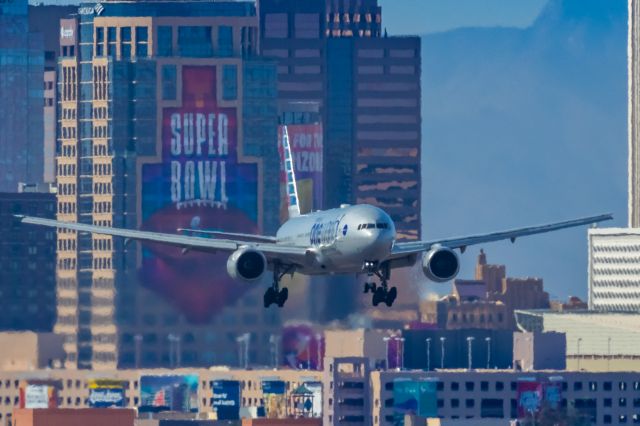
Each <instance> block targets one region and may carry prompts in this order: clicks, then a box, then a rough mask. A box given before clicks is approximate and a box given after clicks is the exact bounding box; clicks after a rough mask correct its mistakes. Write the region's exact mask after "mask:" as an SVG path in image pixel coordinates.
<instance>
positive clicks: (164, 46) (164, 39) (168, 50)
mask: <svg viewBox="0 0 640 426" xmlns="http://www.w3.org/2000/svg"><path fill="white" fill-rule="evenodd" d="M157 55H158V56H172V55H173V28H171V27H158V53H157Z"/></svg>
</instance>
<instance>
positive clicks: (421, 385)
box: [393, 380, 438, 425]
mask: <svg viewBox="0 0 640 426" xmlns="http://www.w3.org/2000/svg"><path fill="white" fill-rule="evenodd" d="M393 401H394V402H393V410H394V416H393V417H394V425H404V417H405V416H406V415H412V416H419V417H437V416H438V404H437V402H438V400H437V383H436V382H435V381H416V380H394V382H393Z"/></svg>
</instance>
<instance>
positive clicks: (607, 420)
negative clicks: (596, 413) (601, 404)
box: [602, 414, 611, 425]
mask: <svg viewBox="0 0 640 426" xmlns="http://www.w3.org/2000/svg"><path fill="white" fill-rule="evenodd" d="M602 423H604V424H605V425H610V424H611V414H605V415H604V417H603V418H602Z"/></svg>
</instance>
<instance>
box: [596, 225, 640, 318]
mask: <svg viewBox="0 0 640 426" xmlns="http://www.w3.org/2000/svg"><path fill="white" fill-rule="evenodd" d="M589 309H591V310H596V311H606V312H612V311H617V312H638V311H640V229H637V228H636V229H631V228H606V229H590V230H589Z"/></svg>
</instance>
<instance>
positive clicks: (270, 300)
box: [263, 287, 277, 308]
mask: <svg viewBox="0 0 640 426" xmlns="http://www.w3.org/2000/svg"><path fill="white" fill-rule="evenodd" d="M276 296H277V293H276V290H275V289H274V288H273V287H269V288H268V289H267V291H265V292H264V298H263V301H264V307H265V308H268V307H269V306H271V305H272V304H274V303H276Z"/></svg>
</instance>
